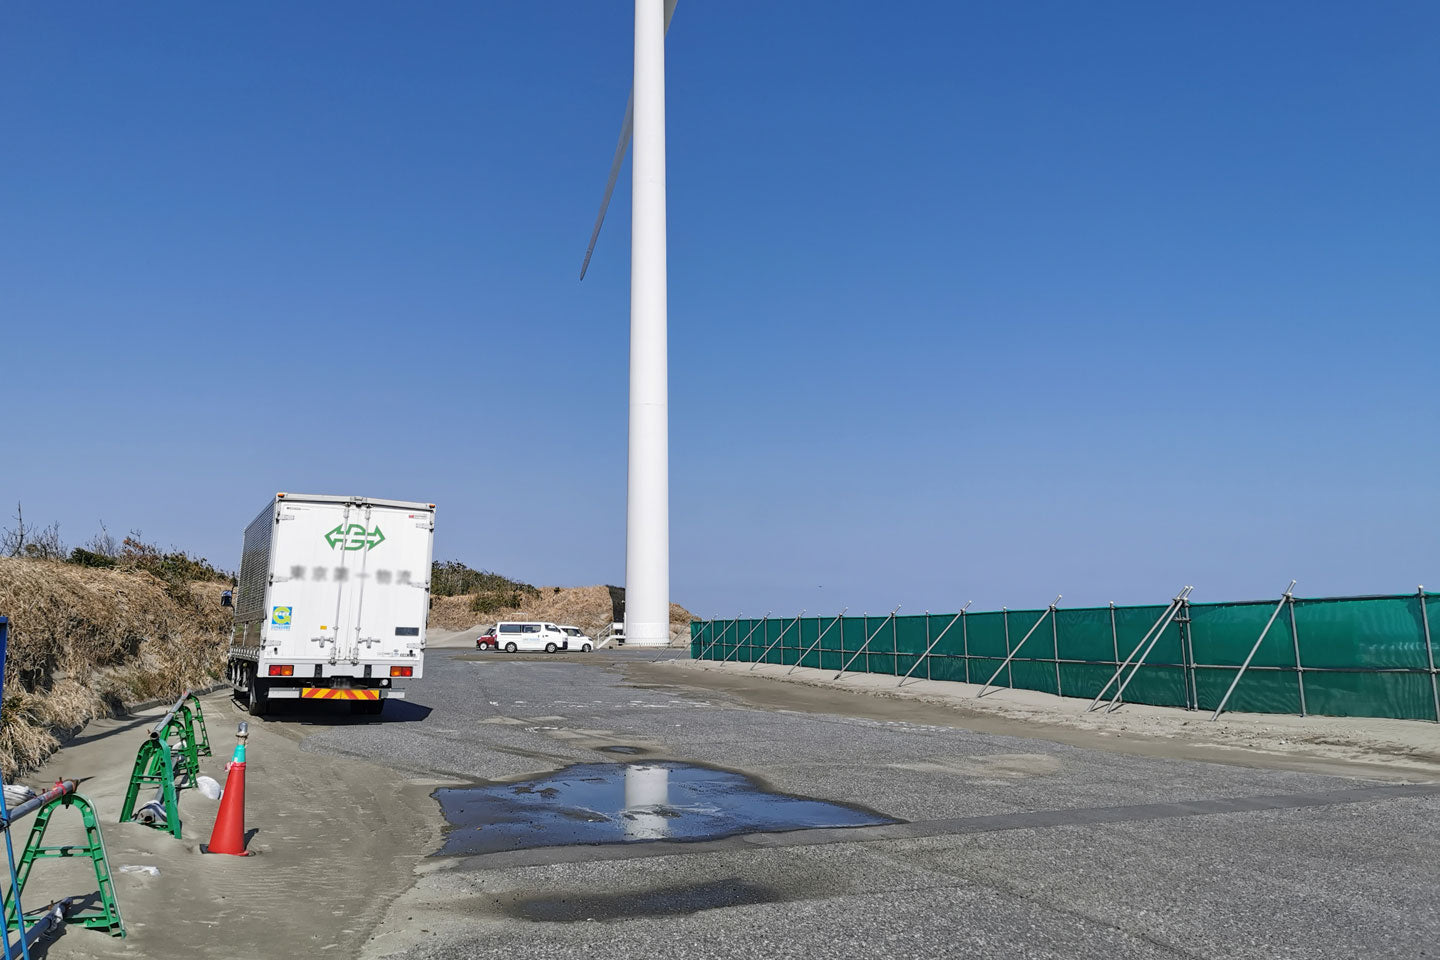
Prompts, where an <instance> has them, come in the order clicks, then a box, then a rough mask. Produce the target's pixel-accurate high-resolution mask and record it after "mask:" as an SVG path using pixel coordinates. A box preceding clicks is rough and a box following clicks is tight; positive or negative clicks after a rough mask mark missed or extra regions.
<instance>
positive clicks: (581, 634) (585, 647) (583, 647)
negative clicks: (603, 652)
mask: <svg viewBox="0 0 1440 960" xmlns="http://www.w3.org/2000/svg"><path fill="white" fill-rule="evenodd" d="M560 629H561V630H563V631H565V636H567V637H569V638H570V642H571V643H573V644H574V645H575V649H576V650H579V651H580V652H581V653H589V652H590V651H591V650H594V649H595V641H594V640H591V639H590V638H589V637H587V636H586V635H585V631H584V630H581V629H580V628H579V627H572V626H570V625H569V624H568V623H562V624H560Z"/></svg>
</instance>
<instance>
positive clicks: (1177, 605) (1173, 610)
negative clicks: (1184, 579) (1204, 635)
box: [1105, 586, 1194, 713]
mask: <svg viewBox="0 0 1440 960" xmlns="http://www.w3.org/2000/svg"><path fill="white" fill-rule="evenodd" d="M1192 589H1194V588H1193V587H1190V586H1187V587H1186V588H1185V589H1184V590H1182V591H1180V595H1179V596H1177V597H1176V598H1175V600H1174V601H1173V602H1172V603H1171V604H1170V613H1169V616H1167V617H1166V618H1165V622H1164V623H1162V624H1161V625H1160V629H1159V630H1156V631H1154V632H1155V636H1153V637H1151V638H1150V645H1149V646H1148V647H1146V648H1145V652H1144V653H1142V654H1140V659H1139V660H1136V661H1135V666H1134V667H1132V668H1131V669H1130V676H1128V677H1126V678H1125V680H1124V681H1123V682H1122V683H1121V684H1120V686H1119V687H1118V688H1117V689H1116V691H1115V696H1114V697H1112V698H1111V699H1110V702H1109V703H1108V704H1106V705H1105V712H1106V713H1109V712H1111V711H1113V710H1115V709H1116V708H1117V707H1119V706H1120V698H1121V697H1122V696H1124V695H1125V688H1126V687H1128V686H1130V681H1131V680H1134V679H1135V676H1136V675H1137V674H1138V673H1139V672H1140V668H1141V667H1143V666H1145V658H1146V657H1148V656H1150V651H1151V650H1154V649H1155V644H1157V643H1159V642H1160V638H1161V637H1163V636H1164V635H1165V629H1166V628H1167V627H1169V626H1170V621H1172V620H1174V619H1175V618H1176V617H1177V616H1179V614H1180V610H1181V609H1182V608H1183V607H1184V605H1185V601H1186V600H1188V599H1189V598H1190V591H1191V590H1192ZM1132 656H1133V654H1132Z"/></svg>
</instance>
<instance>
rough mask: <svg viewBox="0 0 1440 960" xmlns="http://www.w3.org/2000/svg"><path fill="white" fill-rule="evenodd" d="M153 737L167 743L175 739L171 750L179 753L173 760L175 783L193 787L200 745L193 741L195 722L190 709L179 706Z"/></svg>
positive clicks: (198, 770)
mask: <svg viewBox="0 0 1440 960" xmlns="http://www.w3.org/2000/svg"><path fill="white" fill-rule="evenodd" d="M154 736H157V737H159V738H160V739H161V740H164V741H166V742H167V743H169V742H171V738H172V737H173V738H175V741H176V742H175V743H174V745H173V746H172V748H171V749H172V750H178V751H179V755H178V756H177V757H176V758H175V781H176V783H179V784H181V785H182V786H189V787H193V786H195V778H196V777H198V776H200V745H199V743H197V742H196V740H195V721H194V718H193V715H192V714H191V713H190V708H189V707H187V706H184V705H181V706H179V707H178V708H177V709H176V710H175V711H174V712H173V713H171V714H170V719H169V720H168V721H166V723H165V725H164V726H163V727H161V728H159V729H158V730H156V732H155V734H154Z"/></svg>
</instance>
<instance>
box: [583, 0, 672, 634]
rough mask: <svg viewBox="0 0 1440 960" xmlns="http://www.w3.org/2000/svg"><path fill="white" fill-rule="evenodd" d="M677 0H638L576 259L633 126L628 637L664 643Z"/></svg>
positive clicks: (667, 571)
mask: <svg viewBox="0 0 1440 960" xmlns="http://www.w3.org/2000/svg"><path fill="white" fill-rule="evenodd" d="M675 3H676V0H635V85H634V87H633V88H632V89H631V91H630V104H629V106H627V107H626V109H625V122H624V124H623V126H622V128H621V130H620V142H619V144H618V145H616V147H615V160H614V162H613V163H612V164H611V166H610V180H609V182H607V183H606V184H605V197H604V199H603V200H602V201H601V202H600V215H599V216H597V217H596V218H595V229H594V231H592V232H591V234H590V246H589V247H588V248H587V249H586V251H585V262H584V264H582V265H581V267H580V279H582V280H583V279H585V271H586V269H587V268H588V267H589V266H590V255H591V254H592V253H594V252H595V241H596V239H597V238H598V237H599V236H600V225H601V224H602V223H604V222H605V210H606V208H608V207H609V206H610V195H611V193H613V192H614V190H615V181H616V179H617V178H618V177H619V175H620V165H621V164H622V163H623V162H624V160H625V149H626V147H628V146H629V144H630V140H631V136H632V132H633V136H634V140H635V158H634V162H633V164H632V176H633V180H632V196H631V226H630V450H629V472H628V486H627V489H626V501H625V642H626V643H627V644H633V645H635V646H639V647H663V646H667V645H669V643H670V433H669V431H670V412H669V411H670V401H669V382H668V380H669V373H668V363H667V357H666V353H667V349H668V347H667V343H666V323H667V321H666V291H665V270H666V267H665V31H666V30H668V29H669V27H670V17H671V16H672V15H673V14H674V13H675Z"/></svg>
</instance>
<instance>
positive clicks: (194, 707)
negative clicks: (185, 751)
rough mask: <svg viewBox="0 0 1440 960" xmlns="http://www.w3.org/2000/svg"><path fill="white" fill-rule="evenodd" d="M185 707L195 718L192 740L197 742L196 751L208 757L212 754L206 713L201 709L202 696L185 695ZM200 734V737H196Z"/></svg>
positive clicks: (194, 694)
mask: <svg viewBox="0 0 1440 960" xmlns="http://www.w3.org/2000/svg"><path fill="white" fill-rule="evenodd" d="M184 699H185V705H186V706H187V707H189V708H190V712H191V714H192V715H193V716H194V718H195V724H194V727H193V728H192V730H191V739H192V740H195V745H196V749H197V750H198V751H199V754H200V756H202V757H208V756H211V753H210V732H209V731H208V730H206V729H205V712H204V711H203V710H201V709H200V695H199V694H196V693H186V694H185V698H184ZM197 733H198V736H197V735H196V734H197Z"/></svg>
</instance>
